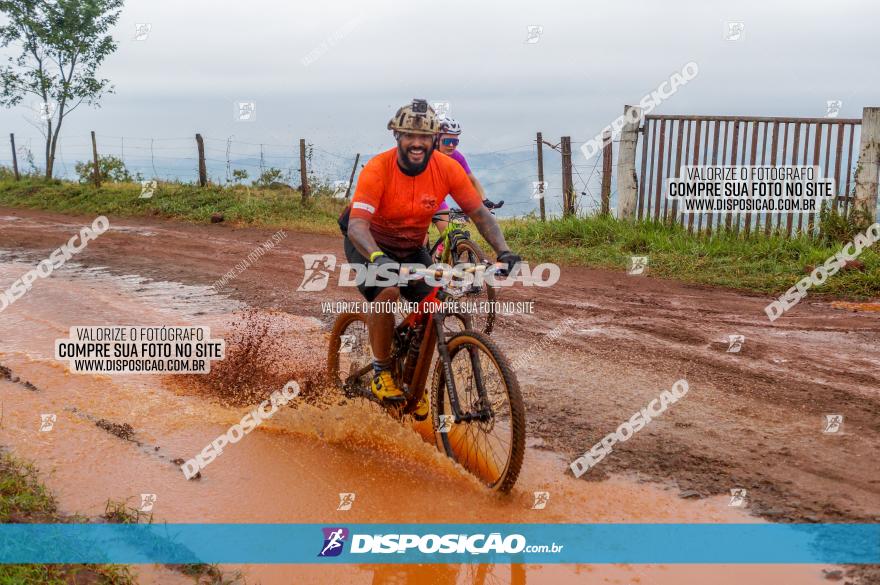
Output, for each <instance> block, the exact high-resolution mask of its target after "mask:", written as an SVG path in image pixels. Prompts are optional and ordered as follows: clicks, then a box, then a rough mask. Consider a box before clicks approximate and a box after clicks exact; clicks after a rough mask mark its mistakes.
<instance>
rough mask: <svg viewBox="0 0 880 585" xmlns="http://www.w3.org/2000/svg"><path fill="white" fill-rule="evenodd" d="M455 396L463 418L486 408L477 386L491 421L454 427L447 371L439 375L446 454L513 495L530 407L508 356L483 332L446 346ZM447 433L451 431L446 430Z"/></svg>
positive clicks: (435, 396) (434, 399) (438, 420)
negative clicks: (524, 399)
mask: <svg viewBox="0 0 880 585" xmlns="http://www.w3.org/2000/svg"><path fill="white" fill-rule="evenodd" d="M447 344H448V349H449V357H450V361H451V366H452V367H451V369H452V375H453V377H454V380H455V391H456V394H457V396H458V402H459V408H460V409H461V411H462V413H468V412H471V413H476V412H479V411H480V410H481V409H482V407H483V406H484V403H483V397H482V395H481V393H480V391H479V386H478V384H480V383H481V384H482V385H483V388H484V394H485V399H486V400H487V402H488V406H489V407H490V408H491V413H492V416H491V418H490V419H489V420H486V421H479V420H472V421H469V422H465V421H462V422H459V423H451V424H449V422H450V419H448V418H444V417H450V416H452V415H453V411H452V405H451V403H450V401H449V392H448V389H447V387H446V379H445V378H446V376H445V373H444V371H443V367H440V366H439V365H438V367H437V368H436V369H435V371H434V380H433V384H432V392H431V413H432V421H433V425H434V430H435V433H436V434H438V435H439V436H440V443H441V445H442V447H443V450H444V451H445V452H446V455H447V456H449V457H450V458H452V459H454V460H455V461H457V462H458V463H459V464H460V465H461V466H462V467H464V468H465V469H466V470H467V471H468V472H470V473H472V474H473V475H475V476H476V477H477V478H479V479H480V480H481V481H482V482H483V483H484V484H485V485H486V486H487V487H489V488H491V489H493V490H497V491H500V492H509V491H510V490H511V489H512V488H513V485H514V484H515V483H516V479H517V477H518V476H519V472H520V469H521V468H522V462H523V455H524V454H525V433H526V421H525V406H524V405H523V400H522V395H521V394H520V390H519V384H518V382H517V380H516V376H515V375H514V373H513V370H512V369H511V367H510V364H508V362H507V359H506V358H505V357H504V354H502V353H501V351H500V350H499V349H498V347H497V346H496V345H495V343H494V342H493V341H492V340H491V339H489V337H488V336H487V335H485V334H483V333H480V332H476V331H464V332H461V333H457V334H455V335H453V336H452V337H450V338H449V340H448V341H447ZM443 429H446V430H445V431H444V430H443Z"/></svg>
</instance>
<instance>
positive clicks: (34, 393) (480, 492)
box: [0, 250, 824, 585]
mask: <svg viewBox="0 0 880 585" xmlns="http://www.w3.org/2000/svg"><path fill="white" fill-rule="evenodd" d="M25 256H26V255H23V254H21V253H12V252H11V251H9V250H7V251H5V253H0V287H2V288H4V289H5V288H6V287H8V286H9V284H10V283H11V282H12V281H13V280H14V279H16V278H18V277H19V276H21V275H22V274H23V273H24V272H26V271H27V270H29V269H30V268H31V267H33V266H34V265H35V264H36V262H38V261H39V260H40V258H36V259H34V258H29V257H25ZM246 276H247V275H246V274H245V275H244V276H243V277H246ZM316 302H317V300H316ZM243 308H244V307H243V306H242V305H241V303H238V302H235V301H231V300H229V299H227V298H225V297H223V296H222V295H218V294H214V293H213V291H212V290H211V289H209V288H206V287H192V286H185V285H181V284H178V283H169V282H164V283H163V282H154V281H146V280H145V279H143V278H141V277H139V276H137V275H115V276H114V275H111V274H110V273H108V272H107V271H106V270H104V269H102V268H100V267H91V268H82V267H78V266H77V265H75V264H74V263H68V265H66V266H65V267H64V268H62V269H61V270H58V271H56V273H55V274H54V275H53V276H52V277H51V278H48V279H41V280H38V281H37V282H36V283H35V284H34V287H33V289H32V290H31V291H30V292H29V293H28V294H27V295H25V296H24V297H23V298H21V299H19V300H18V301H16V302H15V303H14V304H13V305H11V306H10V307H8V308H7V309H6V310H5V311H2V312H0V332H2V333H0V364H2V366H4V367H5V368H7V369H8V371H9V373H10V375H9V376H0V407H2V428H0V444H2V445H7V446H9V447H11V448H12V449H13V451H14V452H15V453H16V454H18V455H19V456H21V457H25V458H29V459H33V460H35V462H36V463H37V465H38V467H39V468H40V469H41V471H42V472H43V477H44V478H45V481H46V483H47V485H48V486H49V487H50V488H51V489H52V490H53V491H54V492H55V493H56V494H57V496H58V499H59V504H60V507H61V509H62V510H64V511H66V512H79V513H82V514H86V515H89V516H99V515H100V514H102V513H103V512H104V509H105V504H106V502H107V500H108V499H110V500H117V501H118V500H124V499H126V498H130V500H129V504H130V505H131V506H133V507H138V506H140V505H141V501H142V496H141V494H152V495H155V503H154V505H153V510H152V512H153V515H154V521H159V522H163V521H167V522H251V523H259V522H267V523H286V522H289V523H300V522H303V523H306V522H314V523H330V524H336V523H370V522H388V523H395V522H401V523H419V522H450V523H456V522H487V523H490V522H541V523H577V522H717V523H727V522H759V520H758V519H756V518H754V517H751V516H749V515H748V514H747V511H745V510H742V509H737V508H731V507H729V506H728V505H727V504H728V498H708V499H704V500H698V501H693V500H684V499H681V498H679V497H678V495H677V491H676V490H674V489H671V488H666V487H663V486H658V485H652V484H642V483H637V482H635V481H633V480H629V479H625V478H620V477H616V478H612V479H610V480H608V481H602V482H587V481H578V480H574V479H572V478H571V477H568V476H566V475H565V474H564V472H565V470H566V469H567V460H566V459H565V458H564V457H562V456H560V455H558V454H555V453H552V452H548V451H546V450H538V449H534V448H530V449H529V450H528V451H527V453H526V458H525V463H524V466H523V472H522V474H521V476H520V479H519V481H518V483H517V486H516V487H515V489H514V491H513V493H512V494H511V495H510V496H508V497H497V496H494V495H493V494H491V493H487V492H486V490H485V489H484V488H483V487H481V485H480V484H479V483H478V482H477V481H476V480H474V479H473V478H471V477H470V476H468V475H467V474H466V473H464V472H463V471H462V470H461V469H460V468H459V467H457V466H456V465H455V464H453V463H452V462H451V461H450V460H449V459H447V458H446V457H444V456H442V455H441V454H440V453H439V452H438V451H437V450H436V449H435V447H434V446H433V445H432V444H429V443H428V442H426V441H425V440H424V439H423V438H422V437H421V436H420V435H419V434H418V433H416V432H414V431H413V430H412V429H410V428H405V427H404V426H402V425H400V424H399V423H397V422H395V421H393V420H392V419H391V418H389V417H388V416H386V415H385V414H383V413H382V412H380V411H379V410H378V409H377V408H376V407H374V406H373V405H371V404H366V403H361V402H355V403H346V404H342V405H335V404H334V405H332V406H327V405H326V404H325V405H310V404H305V403H304V402H300V403H297V404H296V406H295V407H293V408H285V409H282V410H281V411H279V412H278V413H277V414H275V416H274V417H272V418H271V419H269V420H267V421H266V422H264V423H263V424H262V425H261V426H259V427H258V428H257V429H256V430H254V431H253V432H251V433H250V434H248V435H247V436H245V437H244V438H243V439H242V440H241V441H239V442H238V443H237V444H234V445H231V446H230V447H228V448H227V449H226V450H225V451H224V452H223V454H222V455H221V456H220V457H218V458H217V459H215V460H214V461H213V462H211V463H210V465H208V466H207V467H206V468H205V469H204V470H203V471H202V476H201V478H200V479H198V480H192V481H187V480H186V479H185V478H184V476H183V474H182V472H181V470H180V469H179V461H180V460H181V459H183V460H186V459H189V458H191V457H193V456H194V455H195V454H196V453H198V452H199V451H201V450H202V448H203V447H204V446H205V445H207V444H208V443H209V442H210V441H212V440H213V439H214V438H216V437H217V436H218V435H220V434H222V433H225V432H226V430H227V429H228V428H229V427H230V426H231V425H233V424H235V423H237V422H239V421H240V420H241V418H242V416H243V415H244V414H245V413H247V412H248V411H249V410H250V409H249V407H248V403H250V404H253V401H252V400H251V399H256V398H257V397H258V395H259V388H260V387H261V386H262V385H269V386H271V385H272V384H277V383H278V381H279V380H283V379H284V378H285V377H287V376H300V377H302V378H306V379H311V378H309V376H314V375H315V373H316V372H317V371H319V370H320V368H322V367H323V363H324V353H325V351H326V339H327V333H326V331H325V330H324V328H323V327H322V325H321V323H320V322H319V321H318V320H316V319H312V318H302V317H297V316H294V315H289V314H286V313H274V312H265V311H250V312H242V309H243ZM245 318H246V319H256V320H257V321H258V322H259V323H262V324H264V325H265V329H260V330H259V331H260V333H259V336H260V337H261V339H263V343H262V345H261V350H260V353H261V355H263V356H264V357H265V355H269V356H272V359H271V360H268V362H272V363H274V364H275V366H276V368H275V370H273V371H269V372H267V371H265V370H266V366H265V363H267V360H263V362H262V363H263V365H262V366H259V367H258V366H254V365H251V366H250V367H249V366H248V365H247V364H246V363H242V365H241V368H243V370H242V371H241V372H239V374H240V376H239V378H235V377H234V376H233V377H232V378H231V379H230V378H229V376H228V375H225V374H224V375H222V376H221V375H219V374H216V373H215V377H214V378H210V377H209V378H208V379H209V380H213V382H214V383H215V384H216V385H217V389H216V390H217V391H216V392H212V391H211V388H207V389H206V388H205V387H204V385H193V384H192V383H188V382H187V380H186V379H182V378H179V377H169V376H158V375H138V376H134V375H114V376H99V375H77V374H70V373H69V372H68V370H67V365H66V363H64V362H60V361H55V360H54V359H53V356H54V341H55V339H58V338H62V337H66V336H67V333H68V329H69V327H71V326H74V325H134V324H137V325H187V324H192V325H200V326H210V327H211V333H212V337H215V338H216V337H227V338H228V339H231V338H233V337H234V336H235V335H236V334H237V333H236V332H237V331H238V332H240V331H241V322H242V319H245ZM227 374H228V372H227ZM230 380H231V381H230ZM25 383H27V384H29V385H30V386H31V387H29V386H27V385H25ZM230 386H231V387H239V386H241V387H245V386H247V388H248V390H247V392H245V393H244V394H242V395H241V396H230V395H229V393H228V392H227V390H228V388H227V387H230ZM277 389H278V388H274V387H269V388H266V392H265V394H266V395H268V393H269V392H271V391H273V390H277ZM44 414H53V415H55V418H54V420H53V423H52V425H51V430H43V431H41V430H40V427H41V425H42V424H44V422H43V420H42V418H41V415H44ZM101 421H103V422H101ZM99 423H100V424H99ZM175 461H178V463H175ZM535 491H546V492H549V494H550V500H549V503H548V504H547V506H546V508H544V509H541V510H535V509H532V506H533V502H534V496H533V493H534V492H535ZM341 493H353V494H355V500H354V503H353V505H352V507H351V509H350V510H338V509H337V508H338V507H339V504H340V497H339V494H341ZM821 568H822V567H817V566H741V565H737V566H677V565H667V566H654V565H638V566H626V565H623V566H621V565H591V566H587V565H579V566H572V565H564V566H561V565H543V566H515V567H510V566H498V567H486V566H482V567H480V566H449V565H445V566H444V565H432V566H403V565H397V566H358V565H336V566H332V567H327V566H318V565H313V566H301V565H299V566H292V565H289V566H285V565H281V566H278V565H276V566H270V565H260V566H250V565H245V566H226V567H224V569H226V570H228V571H234V570H239V571H241V572H242V573H243V574H244V576H245V578H246V579H247V582H248V583H263V584H266V585H269V584H276V583H277V584H285V585H286V584H289V583H328V582H346V583H376V584H378V583H401V584H402V583H518V584H524V583H526V582H528V583H554V584H559V583H620V584H627V585H628V584H637V583H638V584H660V585H663V584H667V583H668V584H673V583H674V584H677V585H678V584H682V583H710V582H711V583H713V584H727V583H729V584H731V585H732V584H741V583H750V584H752V583H756V584H757V583H768V584H769V583H773V584H774V585H782V584H789V583H791V584H804V583H822V582H824V580H823V579H822V577H821ZM139 571H140V572H141V574H142V582H143V583H163V584H164V583H176V582H179V583H191V582H192V581H191V579H188V578H186V577H183V576H181V575H178V574H175V573H172V572H169V571H168V570H166V569H163V568H159V567H140V568H139Z"/></svg>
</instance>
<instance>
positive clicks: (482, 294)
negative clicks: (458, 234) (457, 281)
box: [452, 239, 497, 335]
mask: <svg viewBox="0 0 880 585" xmlns="http://www.w3.org/2000/svg"><path fill="white" fill-rule="evenodd" d="M452 260H453V262H452V264H453V265H455V264H482V263H483V262H485V261H486V254H485V253H484V252H483V250H481V249H480V247H479V246H478V245H477V244H476V243H474V241H473V240H469V239H462V240H459V241H458V242H457V243H456V245H455V252H454V254H453V258H452ZM496 296H497V291H496V290H495V287H493V286H491V285H489V283H488V282H485V281H484V282H482V283H481V284H480V285H474V286H473V287H472V288H471V290H469V291H468V292H467V293H465V295H464V296H463V297H462V299H461V300H462V301H466V302H469V303H473V304H476V305H477V307H476V311H474V313H473V314H471V315H468V318H469V319H471V321H472V323H473V325H472V327H473V329H474V330H476V331H482V332H483V333H485V334H486V335H489V334H490V333H492V329H493V328H494V327H495V297H496Z"/></svg>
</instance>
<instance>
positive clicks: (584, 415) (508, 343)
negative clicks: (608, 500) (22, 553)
mask: <svg viewBox="0 0 880 585" xmlns="http://www.w3.org/2000/svg"><path fill="white" fill-rule="evenodd" d="M93 219H94V218H92V217H71V216H62V215H57V214H50V213H44V212H35V211H27V210H19V209H8V208H5V209H4V208H0V250H2V251H4V252H6V253H7V254H11V255H12V256H16V255H26V256H27V257H28V258H34V259H36V261H34V262H33V264H34V265H35V264H36V262H37V261H39V259H41V258H45V257H47V256H48V254H49V253H50V252H51V251H52V250H54V249H55V248H57V247H58V246H59V245H60V244H61V243H63V242H65V241H67V239H68V238H69V237H70V235H71V234H72V233H74V232H75V231H77V230H78V229H79V228H80V227H81V226H84V225H87V224H90V223H91V222H92V220H93ZM110 221H111V226H112V227H111V229H110V231H108V232H107V233H105V234H103V235H102V236H100V238H99V239H98V240H96V241H95V242H93V243H92V244H90V245H89V247H87V248H86V249H85V250H84V251H83V252H82V253H80V254H78V255H77V256H76V257H75V259H74V261H75V262H76V263H78V264H81V265H83V266H85V267H98V266H100V267H104V268H105V269H106V270H107V271H108V272H110V273H111V274H115V275H120V276H122V275H132V274H135V275H139V276H141V277H145V278H148V279H155V280H157V281H171V282H179V283H183V284H186V285H200V286H210V285H211V284H212V283H214V282H215V281H217V280H218V279H219V278H221V277H222V276H223V275H224V274H225V273H226V272H227V271H229V270H230V269H232V268H233V267H234V266H235V265H236V264H237V263H239V262H240V261H242V260H244V259H245V258H246V257H247V255H248V254H249V253H250V252H251V251H252V250H253V249H254V247H255V246H258V245H259V244H261V243H263V242H265V241H267V240H269V239H271V236H272V234H273V233H274V232H275V230H273V229H254V228H241V229H239V228H232V227H230V226H227V225H223V224H219V225H190V224H181V223H176V222H170V221H164V220H154V219H125V220H122V219H120V220H116V219H114V218H113V217H110ZM308 253H333V254H336V255H337V257H338V258H340V259H341V258H343V257H344V256H343V253H342V245H341V237H340V236H335V235H333V236H324V235H314V234H299V233H292V232H288V235H287V237H286V238H285V239H283V240H281V241H280V242H279V243H278V244H277V245H276V246H275V248H274V250H272V251H271V252H269V253H267V254H266V255H265V256H263V257H262V258H261V259H259V260H257V261H256V262H255V263H254V264H253V265H252V266H251V267H249V268H248V269H247V270H246V271H244V272H243V273H242V274H240V275H238V276H237V277H236V278H234V279H232V280H230V281H229V282H228V283H227V284H226V286H225V287H224V288H223V289H222V291H221V292H222V295H225V296H226V297H229V298H231V299H234V300H237V301H240V302H242V303H246V304H247V305H250V306H252V307H256V308H260V309H274V310H278V311H283V312H286V313H289V314H291V315H293V316H299V317H311V318H316V319H318V320H319V321H320V322H321V323H323V325H324V326H323V330H325V331H326V330H327V329H328V328H329V324H330V323H331V322H332V319H333V315H330V314H326V315H325V314H322V307H321V302H322V301H324V302H328V301H338V300H359V296H358V294H357V292H356V291H355V290H354V289H338V288H336V287H335V285H334V284H333V279H332V278H331V284H330V286H328V288H327V289H326V290H324V291H320V292H296V290H295V289H296V288H297V286H298V285H299V284H300V283H301V282H302V279H303V274H304V267H303V261H302V254H308ZM31 255H33V256H31ZM53 278H54V277H53ZM39 286H41V285H40V283H39V282H38V283H37V284H35V288H34V290H33V291H31V292H30V293H29V295H37V294H38V293H37V292H36V289H37V288H38V287H39ZM499 300H502V301H534V313H533V314H513V315H502V316H500V318H499V322H498V324H497V325H496V330H495V332H493V337H495V338H496V339H497V340H498V341H499V342H500V346H501V348H502V349H503V350H504V351H505V352H506V353H507V355H508V357H509V358H510V359H511V361H515V360H516V358H517V356H519V355H520V354H522V353H524V352H527V351H529V350H530V349H531V352H532V353H531V354H530V358H529V359H528V360H525V361H524V363H523V364H522V365H521V366H519V368H518V369H517V376H518V378H519V381H520V385H521V387H522V390H523V394H524V397H525V400H526V412H527V421H528V438H529V444H530V445H531V446H532V447H533V449H535V448H536V449H543V450H546V451H552V452H555V453H556V454H562V455H563V456H564V457H563V459H564V462H568V461H571V460H572V459H574V458H575V457H577V456H578V455H580V454H582V453H583V452H584V451H586V450H589V448H590V447H591V446H592V445H594V444H595V443H597V442H598V441H599V440H600V439H601V438H602V437H604V436H605V435H606V434H608V433H610V432H612V431H613V430H614V429H616V428H617V426H618V425H619V424H620V423H622V422H623V421H625V420H628V419H629V418H630V417H631V416H632V415H633V414H634V413H635V412H637V411H638V410H639V409H641V408H642V407H644V406H645V405H647V404H648V402H650V401H651V400H652V399H653V398H655V397H657V396H658V395H659V393H660V391H661V390H664V389H668V388H669V387H670V386H671V385H672V383H673V382H674V381H676V380H678V379H680V378H685V379H686V380H687V381H688V383H689V385H690V391H689V393H688V394H687V396H686V397H684V398H683V399H682V400H681V401H680V402H678V403H676V404H674V405H672V406H670V407H669V409H668V410H667V411H666V412H665V413H664V414H663V415H662V416H660V417H659V418H657V419H655V420H654V421H653V422H652V423H651V424H649V425H648V426H647V427H646V428H644V429H643V430H642V431H641V432H639V433H637V434H636V435H635V436H634V437H633V438H631V439H630V440H629V441H627V442H626V443H622V444H620V443H619V444H617V445H615V446H614V450H613V452H612V453H611V454H610V455H609V456H608V457H606V458H605V459H603V460H602V461H601V462H600V463H599V464H598V465H597V466H596V467H595V468H594V469H591V470H590V471H588V472H587V473H586V474H585V475H584V476H583V477H582V480H586V481H589V482H597V481H599V480H607V479H609V476H610V475H611V474H613V475H614V476H615V477H617V478H621V477H622V478H623V479H628V480H637V481H650V482H654V483H658V484H661V485H664V486H669V487H672V488H673V489H674V490H675V491H674V492H673V493H678V494H679V495H681V496H682V497H684V498H687V499H689V500H701V499H709V500H711V497H712V496H719V495H726V494H729V491H730V489H732V488H745V489H746V490H748V496H747V502H746V510H747V511H748V512H750V513H752V514H754V515H756V516H759V517H761V518H763V519H765V520H769V521H774V522H791V521H798V522H877V521H880V466H878V464H877V454H878V452H880V422H878V421H880V353H878V350H877V342H878V340H880V313H876V312H852V311H848V310H842V309H836V308H833V307H832V306H831V303H830V301H827V300H817V299H816V298H815V295H813V296H811V297H808V298H807V299H805V300H804V301H802V302H801V303H800V304H799V305H798V306H797V307H795V308H794V309H792V310H791V311H789V313H788V314H786V315H784V316H783V317H781V318H780V319H778V320H777V321H776V322H775V323H772V324H771V323H770V322H769V321H768V319H767V317H766V315H765V313H764V311H763V307H764V306H765V305H766V304H767V302H768V301H769V298H768V297H762V296H757V295H749V294H743V293H740V292H735V291H730V290H725V289H716V288H709V287H700V286H692V285H685V284H681V283H678V282H675V281H669V280H658V279H653V278H651V277H636V276H628V275H627V274H626V273H624V272H611V271H602V270H589V269H585V268H577V267H571V268H569V267H563V269H562V277H561V280H560V282H559V283H558V284H557V285H556V286H554V287H551V288H522V287H515V288H508V289H505V290H504V291H503V292H502V294H501V295H500V298H499ZM10 310H11V309H10ZM195 314H198V313H195ZM567 319H573V320H574V325H572V326H571V328H570V329H568V330H566V332H565V334H564V335H563V336H562V337H561V338H559V339H557V340H551V339H550V338H546V337H545V336H546V335H547V333H549V332H551V331H553V330H554V328H558V327H562V326H563V322H564V321H565V320H567ZM312 322H314V321H312ZM118 324H131V323H118ZM732 334H739V335H743V336H744V337H745V341H744V343H743V345H742V349H741V351H740V352H739V353H730V352H728V351H727V349H728V340H727V337H728V335H732ZM542 340H543V341H542ZM325 351H326V347H325V346H320V347H315V348H314V353H315V355H319V356H323V354H324V352H325ZM2 359H3V358H0V361H2ZM34 375H36V374H34ZM828 414H840V415H843V421H844V422H843V425H842V427H841V430H840V431H838V432H836V433H826V432H823V431H824V428H825V415H828ZM13 447H15V445H13ZM528 464H529V460H528V459H527V461H526V465H528ZM215 465H216V464H215ZM548 469H549V467H548ZM553 469H554V473H560V474H561V473H562V472H563V470H564V467H563V466H560V465H557V466H555V467H554V468H553ZM533 479H534V478H533ZM538 483H540V481H539V482H538ZM549 483H551V481H550V480H549V479H548V484H549ZM536 489H540V487H536ZM551 498H552V493H551ZM658 502H659V500H658ZM693 503H694V504H696V503H697V502H693ZM609 505H613V504H609ZM660 505H662V504H660ZM600 507H601V506H600ZM657 512H658V513H660V512H661V511H660V510H658V511H657ZM661 517H662V514H661ZM196 518H197V517H196ZM193 520H194V519H193ZM193 520H190V521H193ZM264 521H284V519H278V520H269V519H266V520H264ZM535 521H537V520H535ZM631 521H632V520H631ZM858 573H859V574H852V577H853V578H857V577H861V582H862V583H871V582H880V581H874V579H878V573H876V572H874V571H873V570H872V569H871V568H868V569H867V570H860V571H858ZM529 581H530V582H531V579H530V580H529ZM645 582H653V581H645ZM706 582H708V581H706ZM743 582H745V581H743ZM752 582H758V581H752ZM761 582H765V581H761ZM766 582H774V583H783V582H784V583H789V582H791V583H800V582H804V581H798V580H786V579H784V578H782V579H779V580H773V581H766Z"/></svg>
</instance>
